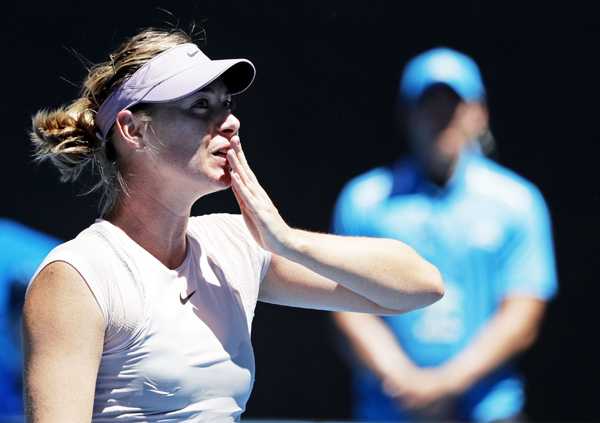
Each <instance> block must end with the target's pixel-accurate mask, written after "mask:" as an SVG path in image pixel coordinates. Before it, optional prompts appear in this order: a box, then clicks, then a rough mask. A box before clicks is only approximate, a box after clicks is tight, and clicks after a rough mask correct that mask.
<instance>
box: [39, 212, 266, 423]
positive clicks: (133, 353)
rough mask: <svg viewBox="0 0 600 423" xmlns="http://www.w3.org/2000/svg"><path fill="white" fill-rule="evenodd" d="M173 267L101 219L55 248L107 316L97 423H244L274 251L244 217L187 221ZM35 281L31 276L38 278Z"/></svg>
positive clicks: (53, 257) (55, 256)
mask: <svg viewBox="0 0 600 423" xmlns="http://www.w3.org/2000/svg"><path fill="white" fill-rule="evenodd" d="M187 239H188V251H187V257H186V259H185V261H184V262H183V264H182V265H181V266H180V267H179V268H178V269H176V270H170V269H168V268H166V267H165V266H164V265H163V264H162V263H160V262H159V261H158V260H157V259H156V258H155V257H154V256H152V255H151V254H150V253H148V252H147V251H146V250H144V249H143V248H142V247H140V246H139V245H138V244H136V243H135V242H134V241H133V240H132V239H131V238H129V237H128V236H127V235H126V234H125V233H124V232H123V231H121V230H120V229H119V228H117V227H116V226H114V225H112V224H111V223H109V222H107V221H103V220H99V221H98V222H96V223H95V224H94V225H92V226H90V227H89V228H88V229H86V230H85V231H83V232H82V233H81V234H79V236H77V238H75V239H74V240H72V241H69V242H67V243H65V244H63V245H61V246H59V247H57V248H56V249H55V250H53V251H52V252H51V253H50V254H49V256H48V257H47V258H46V260H45V261H44V262H43V263H42V265H41V266H40V268H39V270H38V273H39V271H41V269H43V268H44V267H45V266H47V265H48V264H49V263H51V262H54V261H64V262H67V263H69V264H70V265H71V266H73V267H74V268H75V269H77V270H78V271H79V273H80V274H81V275H82V276H83V278H84V279H85V281H86V282H87V284H88V286H89V287H90V289H91V291H92V292H93V294H94V296H95V297H96V299H97V301H98V304H99V305H100V308H101V309H102V312H103V314H104V318H105V323H106V331H105V340H104V351H103V354H102V360H101V363H100V369H99V372H98V378H97V382H96V394H95V400H94V414H93V419H92V421H93V422H113V421H114V419H115V418H117V417H118V418H119V421H123V422H139V421H144V422H167V421H168V422H182V421H185V422H208V421H210V422H239V421H240V415H241V413H242V412H243V411H244V409H245V406H246V402H247V400H248V397H249V396H250V391H251V390H252V385H253V383H254V353H253V350H252V345H251V343H250V327H251V323H252V318H253V316H254V309H255V307H256V302H257V298H258V289H259V284H260V281H261V280H262V278H263V276H264V274H265V273H266V270H267V268H268V266H269V262H270V258H271V255H270V253H268V252H267V251H265V250H263V249H261V248H260V247H259V246H258V245H257V244H256V242H255V241H254V240H253V239H252V236H251V235H250V233H249V232H248V230H247V228H246V226H245V224H244V221H243V218H242V217H241V216H233V215H227V214H213V215H207V216H200V217H194V218H191V219H190V222H189V225H188V231H187ZM36 276H37V273H36V275H34V278H35V277H36Z"/></svg>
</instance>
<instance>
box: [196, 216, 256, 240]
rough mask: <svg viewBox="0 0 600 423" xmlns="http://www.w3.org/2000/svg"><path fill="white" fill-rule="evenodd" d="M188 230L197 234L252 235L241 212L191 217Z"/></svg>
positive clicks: (204, 235) (203, 236) (204, 236)
mask: <svg viewBox="0 0 600 423" xmlns="http://www.w3.org/2000/svg"><path fill="white" fill-rule="evenodd" d="M188 231H189V232H190V233H192V234H193V235H195V236H200V237H202V238H206V236H226V237H229V236H234V237H238V236H242V237H244V238H245V237H247V236H248V235H250V233H249V232H248V229H247V228H246V224H245V223H244V218H243V217H242V215H241V214H229V213H213V214H206V215H202V216H194V217H191V218H190V221H189V223H188Z"/></svg>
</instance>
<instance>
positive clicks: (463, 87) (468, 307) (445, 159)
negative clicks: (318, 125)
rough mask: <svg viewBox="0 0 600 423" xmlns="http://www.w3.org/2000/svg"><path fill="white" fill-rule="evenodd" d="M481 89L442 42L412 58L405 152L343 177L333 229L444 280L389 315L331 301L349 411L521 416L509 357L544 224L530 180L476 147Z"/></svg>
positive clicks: (403, 117)
mask: <svg viewBox="0 0 600 423" xmlns="http://www.w3.org/2000/svg"><path fill="white" fill-rule="evenodd" d="M485 99H486V93H485V88H484V85H483V82H482V79H481V76H480V72H479V69H478V67H477V65H476V64H475V62H474V61H473V60H472V59H471V58H469V57H467V56H465V55H463V54H461V53H459V52H456V51H454V50H451V49H447V48H437V49H433V50H430V51H427V52H425V53H422V54H421V55H419V56H417V57H415V58H413V59H412V60H411V61H410V62H409V63H408V64H407V66H406V68H405V70H404V73H403V76H402V80H401V84H400V90H399V95H398V99H397V105H398V118H399V122H400V123H401V126H402V128H403V130H404V131H405V133H406V136H407V139H408V141H409V149H410V154H409V155H408V156H407V157H403V158H401V159H400V160H398V161H396V162H395V163H392V164H390V165H387V166H382V167H379V168H377V169H374V170H372V171H370V172H368V173H366V174H364V175H361V176H359V177H357V178H355V179H353V180H352V181H351V182H349V183H348V184H347V186H346V187H345V188H344V189H343V191H342V193H341V195H340V197H339V199H338V202H337V205H336V208H335V212H334V219H333V227H334V231H335V233H337V234H343V235H355V236H369V237H386V238H395V239H398V240H401V241H403V242H405V243H407V244H408V245H410V246H412V247H413V248H414V249H415V250H416V251H417V252H418V253H419V254H420V255H421V256H423V257H424V258H425V259H426V260H428V261H429V262H431V263H432V264H434V265H435V266H437V268H438V269H439V270H440V272H441V274H442V278H443V280H444V285H445V287H446V293H445V296H444V298H443V299H442V300H441V301H439V302H438V303H436V304H434V305H432V306H430V307H427V308H425V309H422V310H418V311H415V312H412V313H408V314H406V315H402V316H393V317H387V316H386V317H378V316H375V315H367V314H356V313H334V315H333V317H334V322H335V323H336V324H337V326H338V327H339V329H340V330H341V333H343V334H344V335H345V338H343V339H345V340H347V341H348V342H349V346H350V348H349V351H350V354H349V356H351V359H352V360H351V361H350V362H351V363H352V365H353V377H352V390H353V417H354V418H356V419H358V420H377V421H385V420H388V421H418V420H461V421H480V422H489V421H519V420H523V419H524V416H523V412H522V410H523V406H524V402H525V398H524V383H523V378H522V375H521V374H520V373H519V372H518V370H517V368H516V367H515V358H516V357H517V355H518V354H519V353H521V352H523V351H524V350H526V349H527V348H529V347H530V346H531V345H532V344H533V342H534V341H535V339H536V337H537V335H538V330H539V327H540V323H541V321H542V317H543V315H544V312H545V310H546V303H547V301H548V300H550V299H551V298H552V297H553V296H554V295H555V293H556V290H557V281H556V271H555V263H554V253H553V246H552V236H551V224H550V218H549V214H548V210H547V208H546V205H545V202H544V200H543V198H542V195H541V194H540V192H539V191H538V190H537V188H536V187H535V186H534V185H532V184H531V183H530V182H528V181H526V180H524V179H523V178H521V177H520V176H518V175H516V174H515V173H513V172H511V171H510V170H507V169H506V168H504V167H502V166H500V165H498V164H497V163H495V162H494V161H492V160H490V159H489V158H487V157H485V155H484V154H482V145H484V146H485V147H486V148H487V147H488V146H489V142H488V141H489V132H488V130H487V127H488V110H487V107H486V101H485ZM480 137H485V140H486V143H485V144H481V143H478V142H477V141H478V139H479V138H480Z"/></svg>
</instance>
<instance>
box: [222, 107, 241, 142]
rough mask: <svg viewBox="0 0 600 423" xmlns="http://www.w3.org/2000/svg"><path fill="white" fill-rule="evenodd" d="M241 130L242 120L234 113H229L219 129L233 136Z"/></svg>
mask: <svg viewBox="0 0 600 423" xmlns="http://www.w3.org/2000/svg"><path fill="white" fill-rule="evenodd" d="M239 130H240V121H239V119H238V118H236V117H235V116H234V115H233V114H231V113H229V115H227V117H226V118H225V120H224V121H223V123H221V125H220V127H219V131H220V132H222V133H223V134H225V135H227V136H229V137H232V136H233V135H235V134H237V132H238V131H239Z"/></svg>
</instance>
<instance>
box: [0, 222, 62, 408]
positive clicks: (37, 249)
mask: <svg viewBox="0 0 600 423" xmlns="http://www.w3.org/2000/svg"><path fill="white" fill-rule="evenodd" d="M58 244H60V241H59V240H58V239H55V238H52V237H50V236H48V235H45V234H42V233H40V232H37V231H34V230H33V229H30V228H28V227H26V226H24V225H21V224H19V223H17V222H14V221H11V220H8V219H1V218H0V345H1V346H2V347H1V348H0V416H8V415H22V414H23V413H24V408H23V390H22V379H23V375H22V369H23V363H22V361H23V360H22V354H21V335H20V334H21V327H20V321H21V311H22V308H23V300H24V298H25V290H26V288H27V284H28V283H29V280H30V278H31V277H32V276H33V274H34V273H35V271H36V270H37V268H38V266H39V265H40V264H41V263H42V261H43V260H44V258H46V256H47V255H48V253H49V252H50V251H51V250H52V249H53V248H54V247H56V246H57V245H58Z"/></svg>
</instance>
